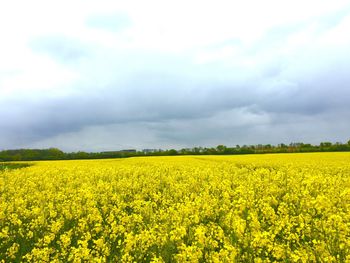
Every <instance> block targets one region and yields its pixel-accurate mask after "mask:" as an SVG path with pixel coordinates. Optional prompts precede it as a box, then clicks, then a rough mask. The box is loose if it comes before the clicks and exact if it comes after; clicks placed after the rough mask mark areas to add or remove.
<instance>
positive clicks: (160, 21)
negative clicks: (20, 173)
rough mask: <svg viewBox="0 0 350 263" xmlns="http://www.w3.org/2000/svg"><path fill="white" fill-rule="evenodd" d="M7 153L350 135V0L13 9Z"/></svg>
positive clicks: (3, 49)
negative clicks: (23, 149) (29, 150)
mask: <svg viewBox="0 0 350 263" xmlns="http://www.w3.org/2000/svg"><path fill="white" fill-rule="evenodd" d="M0 34H1V41H0V120H1V121H0V150H1V149H14V148H49V147H57V148H60V149H62V150H64V151H78V150H84V151H105V150H106V151H107V150H120V149H127V148H136V149H144V148H163V149H166V148H177V149H179V148H185V147H194V146H205V147H209V146H216V145H218V144H225V145H228V146H232V145H236V144H240V145H242V144H248V145H250V144H258V143H262V144H278V143H290V142H308V143H320V142H322V141H331V142H337V141H340V142H346V141H348V140H349V139H350V132H349V131H350V121H349V120H350V104H349V99H350V85H349V84H350V74H349V70H350V3H349V1H343V0H333V1H316V0H309V1H301V0H294V1H277V0H266V1H257V0H254V1H253V0H248V1H240V2H237V1H231V0H217V1H203V0H202V1H197V0H193V1H184V0H179V1H166V0H149V1H132V0H131V1H107V0H100V1H96V0H95V1H92V0H75V1H68V0H61V1H44V0H33V1H19V0H13V1H6V2H4V3H1V4H0Z"/></svg>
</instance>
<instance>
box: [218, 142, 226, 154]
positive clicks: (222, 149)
mask: <svg viewBox="0 0 350 263" xmlns="http://www.w3.org/2000/svg"><path fill="white" fill-rule="evenodd" d="M226 149H227V147H226V146H225V145H222V144H220V145H218V146H217V147H216V151H217V152H218V153H224V152H225V150H226Z"/></svg>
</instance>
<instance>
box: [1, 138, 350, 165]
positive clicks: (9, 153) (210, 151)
mask: <svg viewBox="0 0 350 263" xmlns="http://www.w3.org/2000/svg"><path fill="white" fill-rule="evenodd" d="M344 151H350V140H349V141H348V142H347V143H339V142H337V143H331V142H321V143H320V144H319V145H312V144H309V143H290V144H288V145H287V144H283V143H281V144H278V145H271V144H265V145H263V144H258V145H242V146H240V145H236V146H233V147H228V146H225V145H218V146H217V147H211V148H207V147H194V148H184V149H180V150H175V149H168V150H161V149H159V150H152V151H149V150H147V151H136V150H125V151H112V152H83V151H79V152H69V153H66V152H63V151H61V150H60V149H57V148H49V149H16V150H3V151H0V161H37V160H74V159H106V158H125V157H136V156H171V155H225V154H226V155H230V154H264V153H304V152H344Z"/></svg>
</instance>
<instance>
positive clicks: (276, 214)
mask: <svg viewBox="0 0 350 263" xmlns="http://www.w3.org/2000/svg"><path fill="white" fill-rule="evenodd" d="M349 240H350V153H309V154H280V155H268V154H267V155H247V156H181V157H145V158H141V157H140V158H128V159H113V160H86V161H45V162H33V165H32V166H30V167H26V168H23V169H17V170H5V171H2V172H0V262H12V261H17V262H20V261H21V262H23V261H24V262H28V261H30V262H350V241H349Z"/></svg>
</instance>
